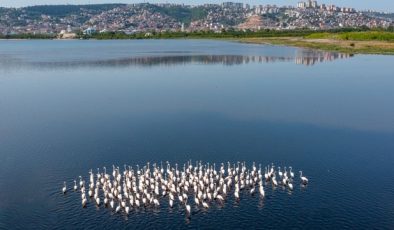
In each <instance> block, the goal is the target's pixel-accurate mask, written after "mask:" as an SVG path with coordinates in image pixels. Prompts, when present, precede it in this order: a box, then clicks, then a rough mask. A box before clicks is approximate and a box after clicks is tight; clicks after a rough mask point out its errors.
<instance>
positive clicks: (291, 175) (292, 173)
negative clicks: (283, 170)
mask: <svg viewBox="0 0 394 230" xmlns="http://www.w3.org/2000/svg"><path fill="white" fill-rule="evenodd" d="M289 169H290V177H291V178H294V172H293V171H292V170H293V167H291V166H290V167H289Z"/></svg>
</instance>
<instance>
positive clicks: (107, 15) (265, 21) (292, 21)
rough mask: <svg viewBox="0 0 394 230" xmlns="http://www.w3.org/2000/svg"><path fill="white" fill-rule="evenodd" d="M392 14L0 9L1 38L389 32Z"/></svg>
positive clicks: (236, 7) (181, 7)
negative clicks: (354, 30)
mask: <svg viewBox="0 0 394 230" xmlns="http://www.w3.org/2000/svg"><path fill="white" fill-rule="evenodd" d="M393 25H394V14H393V13H384V12H375V11H372V10H364V11H359V10H356V9H354V8H352V7H343V6H335V5H326V4H323V3H319V2H317V1H312V0H308V1H303V2H299V3H298V4H297V5H295V6H276V5H254V6H252V5H250V4H243V3H235V2H224V3H222V4H204V5H185V4H170V3H166V4H149V3H139V4H95V5H42V6H30V7H22V8H0V34H2V35H17V34H58V35H60V37H63V38H72V37H74V36H75V35H76V34H77V33H84V34H92V33H103V32H124V33H126V34H133V33H141V32H147V33H148V32H179V31H184V32H192V31H214V32H217V33H220V32H221V31H223V30H227V29H234V30H244V31H245V30H251V31H256V30H262V29H270V30H294V29H302V28H307V29H312V30H327V29H335V28H345V27H346V28H347V27H351V28H358V27H368V28H389V27H392V26H393Z"/></svg>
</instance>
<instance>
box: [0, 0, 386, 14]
mask: <svg viewBox="0 0 394 230" xmlns="http://www.w3.org/2000/svg"><path fill="white" fill-rule="evenodd" d="M141 2H149V3H185V4H204V3H221V2H223V1H221V0H212V1H207V0H204V1H197V0H190V1H184V0H172V1H164V0H151V1H146V0H145V1H144V0H3V1H1V2H0V6H1V7H21V6H30V5H44V4H46V5H55V4H99V3H141ZM237 2H242V3H249V4H277V5H295V4H297V2H298V0H264V1H258V0H250V1H245V0H239V1H237ZM326 3H327V4H336V5H342V6H348V7H354V8H357V9H360V10H362V9H373V10H379V11H388V12H393V11H394V1H392V0H381V1H379V2H376V1H357V0H330V1H327V2H326Z"/></svg>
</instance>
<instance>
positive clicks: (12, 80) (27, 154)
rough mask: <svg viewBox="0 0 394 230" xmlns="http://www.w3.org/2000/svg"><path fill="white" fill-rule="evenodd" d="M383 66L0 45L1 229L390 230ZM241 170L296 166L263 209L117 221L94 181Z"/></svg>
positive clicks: (391, 112) (191, 43)
mask: <svg viewBox="0 0 394 230" xmlns="http://www.w3.org/2000/svg"><path fill="white" fill-rule="evenodd" d="M393 63H394V57H393V56H378V55H355V56H353V55H346V54H338V53H330V52H320V51H314V50H306V49H299V48H292V47H280V46H268V45H267V46H266V45H253V44H241V43H235V42H224V41H209V40H138V41H137V40H136V41H0V159H1V160H0V228H1V229H16V228H20V229H44V228H50V229H54V228H60V229H63V228H64V229H73V228H83V229H89V228H91V229H95V228H98V227H100V228H137V229H145V228H147V229H152V228H153V229H154V228H164V229H174V228H175V229H179V228H202V229H206V228H209V229H214V228H218V229H219V228H220V229H240V228H248V229H249V228H251V229H255V228H269V229H283V228H293V229H298V228H305V229H317V228H319V229H343V228H352V229H372V228H374V229H393V228H394V180H393V179H394V176H393V175H394V169H393V166H392V165H393V162H394V68H393ZM188 160H192V161H198V160H201V161H203V162H212V163H213V162H216V163H217V164H219V163H221V162H224V163H225V162H228V161H230V162H237V161H242V162H243V161H245V162H246V163H247V164H248V165H251V164H252V162H256V163H258V164H260V163H261V164H263V165H264V166H265V165H268V164H271V162H273V163H274V164H275V165H277V166H282V167H283V166H290V165H291V166H293V168H294V169H296V170H295V171H296V176H297V177H298V170H303V172H304V174H305V175H306V176H307V177H308V178H309V181H310V182H309V184H308V186H307V187H306V188H302V187H300V186H299V184H295V189H294V190H293V191H291V192H289V191H288V190H287V189H283V188H282V187H277V188H273V187H272V186H266V197H265V198H264V199H260V198H259V197H258V196H253V197H251V196H246V195H245V196H244V197H242V198H241V201H240V202H236V201H235V200H234V199H233V198H231V197H230V196H229V198H228V199H227V200H226V202H225V203H224V204H223V205H212V207H211V208H209V209H208V210H205V209H201V208H196V207H194V206H193V205H192V215H191V218H186V217H185V215H184V210H183V209H182V208H179V207H177V206H175V207H174V208H172V209H171V208H169V207H168V205H166V204H165V203H164V202H162V203H163V205H162V206H161V207H160V208H159V209H151V208H149V207H148V208H142V209H138V210H132V211H131V213H130V214H129V215H125V214H124V213H114V212H113V211H112V212H111V211H110V210H109V209H107V208H104V206H102V205H101V206H100V207H96V206H95V205H94V204H93V203H89V204H88V205H87V207H86V208H82V207H81V200H80V195H79V194H78V193H75V192H72V191H69V192H68V193H67V194H66V195H63V194H62V193H61V188H62V186H63V181H67V184H68V187H69V188H71V187H72V183H73V182H72V181H73V180H74V179H75V178H77V177H78V176H79V175H83V176H84V177H85V178H86V179H87V176H88V171H89V170H90V169H96V168H98V167H100V168H102V167H104V166H107V168H112V165H113V164H115V165H119V166H121V167H123V165H124V164H128V165H136V164H145V163H146V162H147V161H150V162H161V161H163V162H165V161H170V162H172V163H176V162H177V163H179V164H183V163H185V162H187V161H188Z"/></svg>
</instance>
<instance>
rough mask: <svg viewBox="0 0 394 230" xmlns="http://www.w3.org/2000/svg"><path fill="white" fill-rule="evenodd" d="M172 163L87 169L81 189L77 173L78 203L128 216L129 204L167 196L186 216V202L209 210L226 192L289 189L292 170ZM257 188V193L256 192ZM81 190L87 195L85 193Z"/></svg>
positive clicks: (140, 204)
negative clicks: (80, 200)
mask: <svg viewBox="0 0 394 230" xmlns="http://www.w3.org/2000/svg"><path fill="white" fill-rule="evenodd" d="M174 166H175V167H173V166H172V165H171V164H170V163H168V162H166V164H165V167H163V164H162V163H160V166H159V165H157V164H152V165H150V164H149V162H148V163H147V164H146V165H145V166H143V167H141V168H140V167H139V165H137V166H136V169H133V168H132V167H131V166H126V165H125V166H124V170H123V172H121V170H120V169H119V167H115V166H112V175H110V174H108V173H107V169H106V168H105V167H104V168H103V172H100V169H97V174H94V173H93V171H92V170H90V172H89V174H90V177H89V184H88V187H86V182H85V180H84V179H83V178H82V177H81V176H79V186H78V185H77V181H76V180H74V187H73V190H74V191H78V188H79V191H80V192H81V199H82V206H83V207H85V206H86V204H87V202H88V199H87V197H88V196H89V197H90V199H91V200H93V202H94V203H95V204H96V205H97V206H100V205H101V203H102V202H103V203H104V205H105V206H106V207H108V208H111V210H115V212H121V211H122V212H124V213H126V214H129V212H130V209H131V208H139V207H146V206H151V207H155V208H157V207H159V206H160V202H161V200H163V199H166V198H165V197H167V196H168V204H169V206H170V207H171V208H172V207H174V204H175V203H176V202H178V203H179V205H182V206H184V207H185V210H186V214H187V215H188V216H190V214H191V207H190V203H191V202H189V200H191V199H192V200H193V201H194V203H195V205H196V206H202V207H203V208H205V209H208V208H209V207H210V205H213V204H214V203H215V202H221V203H222V202H225V200H226V198H227V197H228V196H231V195H234V197H235V199H237V200H239V199H240V192H241V191H242V190H246V191H247V192H248V193H249V194H251V195H253V194H254V193H259V196H260V197H261V198H264V196H265V192H264V185H263V184H264V183H263V181H265V182H266V185H267V184H272V186H280V185H281V186H284V187H286V188H288V189H289V190H293V188H294V187H293V183H294V172H293V171H292V167H291V166H290V167H288V169H289V170H287V169H286V167H284V168H283V170H281V168H280V167H278V168H277V170H276V168H275V166H274V164H271V165H268V166H266V167H265V168H264V172H263V171H262V168H261V165H259V167H258V168H257V167H256V164H255V163H253V165H252V167H251V168H250V169H248V168H247V167H246V164H245V163H240V162H237V163H236V164H233V165H231V164H230V162H228V163H227V166H225V164H223V163H222V164H220V166H219V167H218V170H217V169H216V165H215V164H209V163H206V164H202V163H201V162H196V164H195V165H193V164H192V163H191V161H189V162H187V163H186V164H184V165H183V166H182V167H178V164H175V165H174ZM299 173H300V183H301V184H302V185H306V184H308V179H307V178H306V177H305V176H303V175H302V171H299ZM256 190H258V191H256ZM86 191H88V192H87V194H86ZM62 192H63V194H65V193H66V192H67V186H66V182H64V187H63V188H62Z"/></svg>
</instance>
